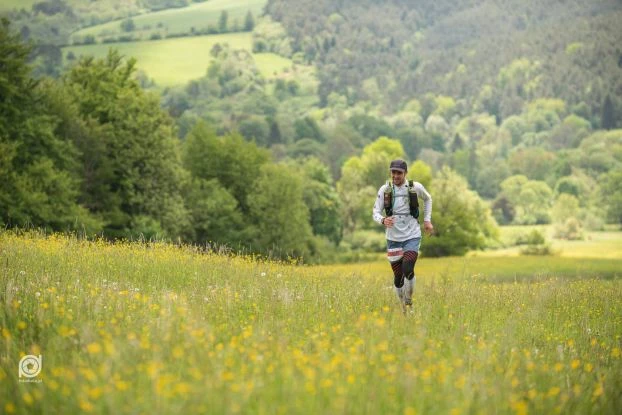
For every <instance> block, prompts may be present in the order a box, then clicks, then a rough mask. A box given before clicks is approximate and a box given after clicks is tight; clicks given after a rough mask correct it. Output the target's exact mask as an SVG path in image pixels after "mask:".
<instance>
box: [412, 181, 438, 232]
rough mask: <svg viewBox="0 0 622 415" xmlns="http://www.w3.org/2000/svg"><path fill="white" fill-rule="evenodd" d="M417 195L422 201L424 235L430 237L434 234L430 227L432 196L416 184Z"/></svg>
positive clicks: (431, 226)
mask: <svg viewBox="0 0 622 415" xmlns="http://www.w3.org/2000/svg"><path fill="white" fill-rule="evenodd" d="M416 191H417V194H418V195H419V198H420V199H422V200H423V230H424V231H425V233H426V234H428V235H431V234H432V232H434V226H433V225H432V196H430V193H428V191H427V190H426V188H425V187H423V185H422V184H421V183H417V186H416Z"/></svg>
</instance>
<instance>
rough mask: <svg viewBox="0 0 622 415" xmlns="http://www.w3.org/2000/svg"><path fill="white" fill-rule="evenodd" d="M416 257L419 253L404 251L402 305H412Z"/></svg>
mask: <svg viewBox="0 0 622 415" xmlns="http://www.w3.org/2000/svg"><path fill="white" fill-rule="evenodd" d="M418 256H419V253H417V252H416V251H406V252H404V257H403V258H402V269H401V272H402V273H403V281H404V303H405V304H406V305H412V297H413V291H414V289H415V262H417V257H418ZM394 272H395V271H394Z"/></svg>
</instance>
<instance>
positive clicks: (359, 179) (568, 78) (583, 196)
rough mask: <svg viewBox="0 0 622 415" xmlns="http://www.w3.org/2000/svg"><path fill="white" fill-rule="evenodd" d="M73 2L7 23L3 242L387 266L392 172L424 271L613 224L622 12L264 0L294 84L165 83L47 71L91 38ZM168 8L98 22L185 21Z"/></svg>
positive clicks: (620, 138) (241, 62) (253, 79)
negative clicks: (209, 250) (550, 230)
mask: <svg viewBox="0 0 622 415" xmlns="http://www.w3.org/2000/svg"><path fill="white" fill-rule="evenodd" d="M77 3H78V2H63V1H61V0H53V1H49V2H42V3H37V4H35V6H33V8H32V10H30V11H21V12H11V13H9V14H8V16H9V19H10V21H11V23H9V22H8V21H7V22H6V23H4V24H3V25H2V29H1V33H0V35H1V36H0V49H1V51H2V55H1V56H0V63H1V65H0V68H1V69H0V96H1V97H2V100H1V102H0V148H1V149H2V151H1V154H2V157H1V158H0V179H1V180H0V215H1V216H0V222H2V223H3V224H4V226H20V227H21V226H42V227H47V228H49V229H53V230H74V231H81V232H84V233H86V234H89V235H94V234H100V235H103V236H105V237H108V238H128V237H129V238H136V237H145V238H150V237H158V238H167V239H171V240H178V241H184V242H190V243H197V244H202V245H205V244H208V245H209V246H220V245H223V244H224V245H226V246H227V247H228V248H227V249H234V250H242V251H246V252H261V253H269V254H270V255H273V256H279V257H282V258H285V257H288V256H290V257H300V256H303V257H305V259H306V260H307V261H308V260H311V261H330V260H336V259H337V258H336V256H335V252H337V251H339V252H340V253H344V252H345V253H355V252H358V251H360V250H368V251H380V250H382V249H383V244H384V240H383V234H382V233H381V228H380V227H379V226H378V225H377V224H375V223H373V221H372V220H371V206H372V204H373V200H374V197H375V192H376V191H377V189H378V186H380V185H381V184H382V183H384V181H385V180H386V179H387V173H388V172H387V166H388V162H389V161H390V160H391V159H393V158H397V157H401V158H405V159H407V160H408V161H409V165H410V166H411V168H410V171H409V177H410V178H414V179H415V180H418V181H420V182H422V183H423V184H424V185H425V186H426V187H428V188H429V189H430V190H431V192H432V195H433V198H434V215H433V219H434V222H435V227H436V231H437V232H436V236H435V237H434V238H432V239H430V240H429V241H427V243H426V244H425V245H424V250H425V253H426V254H428V255H450V254H464V253H465V252H466V250H467V249H469V248H471V249H477V248H484V247H487V246H488V247H490V246H495V245H497V244H498V241H495V235H496V226H497V224H517V225H520V224H549V223H551V224H554V225H555V235H556V237H559V238H569V239H574V238H581V237H582V235H583V230H585V229H588V230H597V229H602V228H603V226H604V225H605V224H606V223H614V224H620V223H622V129H620V128H621V127H622V50H621V49H620V46H619V45H620V44H622V31H620V30H619V27H620V26H621V23H622V4H621V3H620V2H619V1H608V0H596V1H593V2H590V4H589V5H586V4H584V3H582V2H579V1H574V0H567V1H546V2H534V1H522V2H519V1H517V0H506V1H493V0H481V1H475V0H473V1H469V0H462V1H453V2H449V1H444V0H441V1H427V0H423V1H416V2H415V1H413V0H408V1H407V0H403V1H373V0H363V1H349V0H342V1H333V2H329V1H324V0H319V1H313V2H310V1H306V0H304V1H303V0H270V1H268V3H267V5H266V8H265V13H266V14H265V15H264V16H263V17H261V18H260V19H258V21H257V24H256V25H254V26H253V29H252V33H253V39H254V46H253V49H254V52H255V53H261V52H268V51H269V52H273V53H277V54H279V55H282V56H285V57H288V58H291V60H292V62H293V65H292V67H291V68H290V69H289V70H288V71H287V72H286V73H284V74H282V75H280V76H278V77H276V78H274V79H266V78H265V77H264V76H262V75H261V73H260V72H259V71H258V70H257V67H256V65H255V62H254V55H253V54H252V53H250V52H249V51H244V50H235V49H233V48H231V47H230V46H229V45H226V44H223V45H217V46H216V47H214V48H213V49H212V50H211V51H210V53H211V55H212V58H213V60H212V63H211V64H210V66H209V67H208V68H206V69H207V70H206V72H205V76H203V77H202V78H199V79H196V80H193V81H191V82H189V83H188V84H186V85H180V86H178V87H173V88H158V86H157V85H154V84H153V83H152V82H144V79H143V78H141V77H137V73H136V70H135V62H134V61H133V60H132V59H127V58H123V57H121V56H120V55H119V54H118V53H117V52H115V51H114V50H112V51H111V52H110V53H109V55H108V57H107V58H105V59H101V60H98V59H93V58H89V57H82V58H80V59H76V60H75V61H71V62H70V63H69V65H68V66H64V64H63V63H62V62H61V61H62V59H59V58H58V56H57V59H52V60H46V59H45V55H41V48H42V45H43V43H41V42H39V41H37V39H38V38H40V37H41V35H37V34H36V33H47V31H51V32H58V33H59V36H61V37H63V36H65V38H67V37H66V36H68V34H65V35H63V34H62V33H64V32H61V31H58V30H54V28H55V27H56V25H57V24H58V21H64V20H63V19H74V18H75V22H74V26H73V27H74V30H75V29H77V28H78V27H83V26H85V25H88V22H87V21H86V20H85V18H84V16H87V15H88V13H87V10H88V9H79V8H78V6H76V4H77ZM160 3H162V2H160ZM160 3H159V2H138V1H136V2H124V3H123V4H124V5H125V6H124V7H129V5H133V6H132V7H134V8H131V10H130V9H123V8H112V10H114V12H112V11H111V12H110V14H106V13H101V15H102V16H108V15H110V16H112V17H110V18H111V19H112V18H124V17H127V16H131V15H132V13H141V10H142V11H145V10H157V9H158V7H163V8H166V7H178V6H185V5H187V4H188V2H184V4H181V3H179V4H177V3H176V4H175V5H173V4H169V3H166V2H165V3H166V4H164V3H162V4H164V6H162V4H160ZM173 3H175V2H173ZM44 4H48V6H49V7H52V6H55V7H60V8H62V7H64V6H66V8H65V9H62V10H63V11H62V12H58V13H53V14H50V15H49V16H48V15H46V14H45V12H43V11H42V10H48V9H46V8H45V7H44V6H42V5H44ZM100 6H101V5H100ZM46 7H47V6H46ZM98 7H99V6H98ZM54 10H57V9H54ZM76 10H81V12H80V13H76ZM46 16H47V17H46ZM61 16H62V17H61ZM72 16H73V17H72ZM80 16H82V17H80ZM48 17H49V19H48ZM57 18H58V19H60V20H58V21H57V20H54V19H57ZM25 21H29V22H31V24H30V25H28V26H27V25H24V22H25ZM32 22H35V23H32ZM26 26H27V27H28V30H24V27H26ZM51 39H56V38H54V37H52V38H51ZM28 42H32V46H29V44H28ZM54 42H56V47H57V46H58V45H62V44H63V43H62V41H60V40H58V39H57V40H54V41H53V42H52V43H54ZM58 50H60V49H58ZM42 56H43V57H42ZM61 58H62V56H61ZM518 242H520V241H518ZM518 242H517V243H518ZM337 247H339V249H336V248H337Z"/></svg>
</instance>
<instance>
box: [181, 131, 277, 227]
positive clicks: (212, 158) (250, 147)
mask: <svg viewBox="0 0 622 415" xmlns="http://www.w3.org/2000/svg"><path fill="white" fill-rule="evenodd" d="M269 160H270V155H269V153H268V151H267V150H266V149H263V148H259V147H257V145H256V144H255V143H253V142H248V141H246V140H244V139H243V138H242V137H241V136H240V135H239V134H230V135H227V136H224V137H217V136H216V133H215V132H214V130H213V129H212V128H211V127H209V126H208V125H207V124H205V123H204V122H200V123H198V124H197V125H196V126H195V127H194V128H193V129H192V131H191V132H190V133H189V134H188V136H187V137H186V142H185V143H184V148H183V163H184V166H185V167H186V168H187V169H188V171H189V172H190V174H191V175H192V177H196V178H201V179H205V180H209V179H217V180H218V182H219V183H220V184H221V185H222V186H223V187H224V188H225V189H227V191H228V192H229V193H231V195H233V197H234V198H235V199H236V200H237V202H238V206H239V208H240V210H241V211H242V213H243V214H245V215H246V214H248V213H249V205H248V200H247V196H248V194H249V193H250V191H251V190H252V189H253V183H254V182H255V180H256V179H257V177H259V174H260V169H261V166H262V165H264V164H265V163H267V162H268V161H269Z"/></svg>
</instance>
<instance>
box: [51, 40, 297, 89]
mask: <svg viewBox="0 0 622 415" xmlns="http://www.w3.org/2000/svg"><path fill="white" fill-rule="evenodd" d="M216 43H221V44H224V43H227V44H229V46H230V47H231V48H233V49H244V50H248V51H252V38H251V34H250V33H228V34H224V35H210V36H196V37H184V38H175V39H162V40H155V41H148V42H127V43H110V44H95V45H83V46H68V47H65V48H63V56H64V57H65V61H66V62H67V59H66V57H67V54H68V53H69V52H72V53H73V54H74V55H75V56H76V57H78V56H80V55H85V56H87V55H90V56H95V57H97V58H102V57H104V56H106V54H107V53H108V50H109V49H110V48H115V49H118V50H119V52H120V53H121V54H122V55H124V56H127V57H134V58H136V60H137V64H136V66H137V67H138V68H139V69H141V70H143V71H145V73H146V74H147V76H149V77H150V78H152V79H153V80H154V81H155V82H156V83H157V84H158V85H160V86H172V85H181V84H185V83H186V82H188V81H189V80H191V79H196V78H200V77H202V76H204V75H205V73H206V71H207V67H208V65H209V63H210V62H211V60H212V57H211V56H210V50H211V49H212V47H213V46H214V45H215V44H216ZM253 56H254V58H255V63H256V65H257V68H258V69H259V71H260V72H261V73H262V74H263V75H264V76H265V77H266V78H272V77H274V74H275V72H276V73H281V72H283V69H286V68H289V67H291V66H292V61H291V60H290V59H286V58H283V57H281V56H278V55H275V54H273V53H260V54H253Z"/></svg>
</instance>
